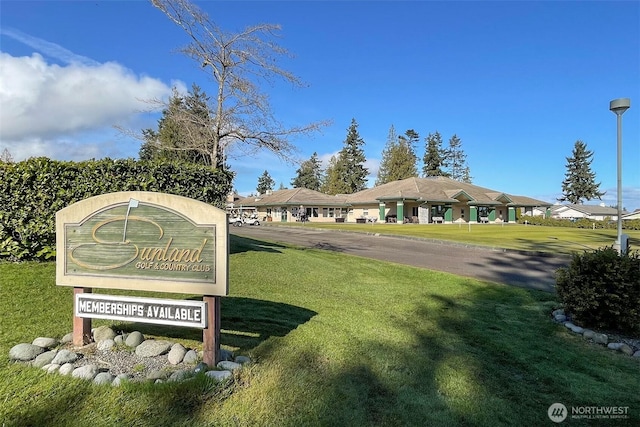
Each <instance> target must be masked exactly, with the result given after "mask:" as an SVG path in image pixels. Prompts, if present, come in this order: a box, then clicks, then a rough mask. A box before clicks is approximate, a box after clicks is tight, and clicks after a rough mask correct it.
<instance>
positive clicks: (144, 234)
mask: <svg viewBox="0 0 640 427" xmlns="http://www.w3.org/2000/svg"><path fill="white" fill-rule="evenodd" d="M56 250H57V260H56V284H57V285H59V286H72V287H73V288H74V317H73V342H74V344H75V345H78V346H80V345H83V344H87V343H88V342H89V341H90V340H91V317H88V316H87V317H81V316H78V315H76V313H77V308H78V307H75V304H76V301H77V298H78V297H79V296H81V295H82V294H84V293H91V292H92V290H93V289H94V288H104V289H125V290H135V291H150V292H169V293H182V294H198V295H202V299H203V302H204V303H205V306H206V314H205V317H206V318H205V319H203V322H204V323H203V324H204V325H206V326H205V327H204V329H203V334H202V336H203V338H202V341H203V342H202V344H203V361H204V362H205V363H207V364H208V365H210V366H213V365H215V364H216V363H217V361H218V360H217V359H218V355H219V350H220V297H221V296H225V295H228V293H229V284H228V277H229V267H228V266H229V262H228V261H229V228H228V221H227V214H226V212H225V211H223V210H222V209H219V208H216V207H214V206H211V205H208V204H206V203H203V202H200V201H197V200H193V199H189V198H186V197H181V196H175V195H170V194H164V193H152V192H143V191H132V192H119V193H110V194H104V195H101V196H96V197H91V198H88V199H85V200H82V201H80V202H77V203H74V204H72V205H70V206H68V207H66V208H64V209H62V210H60V211H58V212H57V214H56ZM125 303H126V302H120V303H118V302H111V304H113V305H110V306H104V303H103V306H102V307H103V309H104V310H108V311H109V310H111V309H112V308H113V310H115V311H118V308H117V307H120V309H119V310H121V311H122V310H123V308H122V307H124V306H123V305H122V304H125ZM118 304H120V305H118ZM150 304H151V302H150ZM154 304H156V305H157V304H165V305H168V306H171V304H168V303H166V302H164V303H162V302H155V303H154ZM124 310H129V308H124ZM128 313H129V312H128ZM166 313H169V314H167V315H166V316H165V317H170V316H171V313H173V316H174V318H179V317H180V314H179V313H180V312H178V314H175V313H176V311H175V310H174V311H171V309H170V308H167V311H166ZM103 314H104V313H103ZM116 315H117V313H116ZM143 317H144V316H141V317H140V319H137V318H136V320H138V321H142V322H144V321H145V320H144V319H143Z"/></svg>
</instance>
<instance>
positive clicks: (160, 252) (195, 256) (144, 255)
mask: <svg viewBox="0 0 640 427" xmlns="http://www.w3.org/2000/svg"><path fill="white" fill-rule="evenodd" d="M172 243H173V237H171V238H169V241H167V244H166V246H165V247H164V248H162V247H159V248H142V249H140V256H139V257H138V259H139V260H140V261H156V262H160V261H164V262H167V261H170V262H191V263H196V262H198V263H200V262H202V250H203V249H204V246H205V245H206V244H207V239H203V241H202V245H200V247H199V248H198V249H177V248H172V247H171V244H172Z"/></svg>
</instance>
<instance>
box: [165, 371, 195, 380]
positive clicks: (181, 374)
mask: <svg viewBox="0 0 640 427" xmlns="http://www.w3.org/2000/svg"><path fill="white" fill-rule="evenodd" d="M190 374H191V373H190V372H189V371H187V370H184V369H183V370H180V371H175V372H173V373H172V374H171V375H170V376H169V381H182V380H184V379H185V378H187V377H188V376H189V375H190Z"/></svg>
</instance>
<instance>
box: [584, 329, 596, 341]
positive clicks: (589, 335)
mask: <svg viewBox="0 0 640 427" xmlns="http://www.w3.org/2000/svg"><path fill="white" fill-rule="evenodd" d="M582 336H583V337H584V339H585V340H592V339H593V338H594V337H595V336H596V333H595V332H593V331H592V330H591V329H585V330H584V332H583V333H582Z"/></svg>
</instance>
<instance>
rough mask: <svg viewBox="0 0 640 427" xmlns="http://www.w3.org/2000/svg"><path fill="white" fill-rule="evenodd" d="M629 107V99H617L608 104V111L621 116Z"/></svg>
mask: <svg viewBox="0 0 640 427" xmlns="http://www.w3.org/2000/svg"><path fill="white" fill-rule="evenodd" d="M630 106H631V100H630V99H629V98H618V99H614V100H613V101H611V102H610V103H609V110H611V111H613V112H614V113H615V114H617V115H619V116H621V115H622V114H624V112H625V111H627V110H628V109H629V107H630Z"/></svg>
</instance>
